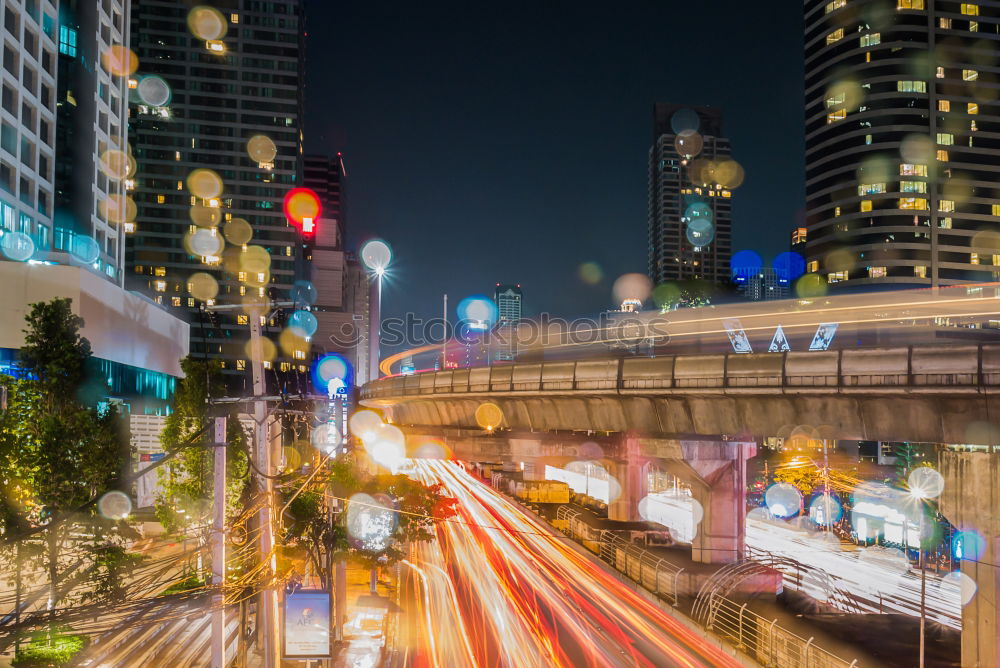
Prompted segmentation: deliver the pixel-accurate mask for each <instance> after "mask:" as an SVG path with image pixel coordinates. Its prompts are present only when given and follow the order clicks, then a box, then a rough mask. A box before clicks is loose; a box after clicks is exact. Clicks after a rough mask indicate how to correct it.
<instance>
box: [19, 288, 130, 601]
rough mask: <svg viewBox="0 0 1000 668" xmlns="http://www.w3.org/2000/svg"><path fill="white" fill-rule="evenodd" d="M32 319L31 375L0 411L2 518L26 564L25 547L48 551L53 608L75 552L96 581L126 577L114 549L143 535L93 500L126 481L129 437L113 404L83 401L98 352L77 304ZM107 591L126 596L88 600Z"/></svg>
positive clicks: (27, 354)
mask: <svg viewBox="0 0 1000 668" xmlns="http://www.w3.org/2000/svg"><path fill="white" fill-rule="evenodd" d="M26 324H27V328H26V329H25V332H24V333H25V345H24V347H23V348H22V349H21V355H20V362H21V367H22V369H23V371H24V374H23V376H24V377H21V378H13V377H5V378H3V380H2V383H3V385H4V386H5V387H6V390H7V410H5V411H3V413H0V462H2V463H3V464H4V471H3V472H2V476H3V477H2V480H0V485H2V486H3V492H4V495H3V500H2V501H0V508H2V512H0V522H2V529H3V532H4V536H5V538H7V539H9V541H8V542H10V541H13V545H14V551H15V562H16V566H17V568H18V569H19V568H20V564H21V562H22V560H23V558H24V556H25V555H24V552H25V551H34V550H39V551H42V552H43V553H44V556H45V564H46V567H47V575H48V586H49V596H50V600H51V602H52V606H53V609H54V608H55V606H56V605H57V604H58V603H59V602H60V601H61V600H63V599H64V598H66V595H67V594H66V593H65V592H61V591H60V589H59V586H58V584H59V568H60V558H61V557H63V556H64V554H66V553H69V554H72V556H73V557H74V559H79V560H82V561H84V563H85V567H84V569H82V571H81V572H87V573H88V574H89V575H90V576H91V577H94V578H97V579H100V578H101V577H105V576H107V575H108V573H109V572H111V573H113V574H114V576H115V577H116V578H117V579H118V580H119V581H120V582H124V581H125V580H124V577H123V574H124V571H123V570H122V568H123V567H124V566H125V562H123V561H122V560H121V559H116V560H114V563H113V562H112V560H109V559H108V558H107V556H106V555H108V554H109V553H116V554H125V546H126V544H127V541H128V540H129V539H131V538H133V537H135V535H136V534H135V533H134V532H133V531H132V530H131V529H130V528H129V527H128V525H127V524H126V523H125V522H123V521H120V520H119V519H116V518H102V517H100V515H99V514H98V513H97V512H96V511H97V507H96V505H95V503H94V502H95V501H96V500H97V499H98V498H99V497H100V496H101V495H103V494H104V493H106V492H108V491H110V490H113V489H115V488H116V487H118V486H120V485H121V482H122V479H123V475H124V471H125V467H126V465H127V463H128V453H129V445H128V434H127V429H126V428H125V423H124V421H123V420H122V419H121V418H120V416H119V414H118V412H117V411H116V410H115V408H114V407H112V406H107V405H93V404H90V405H85V404H84V403H81V401H80V396H81V394H80V393H81V391H82V390H83V388H84V387H86V386H87V368H88V365H89V364H90V361H91V349H90V344H89V342H88V341H87V340H86V339H85V338H84V337H83V336H81V334H80V328H81V327H82V326H83V324H84V323H83V319H82V318H80V317H79V316H77V315H75V314H73V312H72V309H71V302H70V300H69V299H55V300H53V301H51V302H40V303H36V304H32V305H31V309H30V311H29V313H28V315H27V317H26ZM102 555H104V556H102ZM128 561H129V562H131V563H134V560H131V559H130V560H128ZM109 569H111V570H110V571H109ZM18 572H19V570H18ZM105 594H108V595H111V596H112V597H114V596H117V595H118V594H114V593H112V590H102V589H101V588H100V587H99V586H98V587H94V588H92V589H88V590H85V591H84V593H83V594H81V595H80V596H81V597H84V596H85V597H87V598H89V599H91V600H103V596H104V595H105Z"/></svg>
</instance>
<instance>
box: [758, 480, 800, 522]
mask: <svg viewBox="0 0 1000 668" xmlns="http://www.w3.org/2000/svg"><path fill="white" fill-rule="evenodd" d="M764 503H765V504H767V509H768V510H770V511H771V514H772V515H774V516H775V517H793V516H795V515H798V513H799V506H800V505H801V503H802V494H801V493H800V492H799V490H798V489H796V488H795V487H794V486H793V485H790V484H789V483H787V482H776V483H774V484H773V485H771V486H770V487H768V488H767V491H766V492H764Z"/></svg>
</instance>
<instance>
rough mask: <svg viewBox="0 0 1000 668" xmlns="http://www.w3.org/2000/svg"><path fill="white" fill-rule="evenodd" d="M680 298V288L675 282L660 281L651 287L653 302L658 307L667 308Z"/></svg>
mask: <svg viewBox="0 0 1000 668" xmlns="http://www.w3.org/2000/svg"><path fill="white" fill-rule="evenodd" d="M680 300H681V289H680V286H678V285H677V284H676V283H660V284H659V285H657V286H656V287H655V288H653V303H655V304H656V306H657V307H658V308H661V309H669V308H672V307H673V306H674V305H675V304H677V303H679V302H680Z"/></svg>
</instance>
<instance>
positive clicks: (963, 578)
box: [941, 571, 978, 606]
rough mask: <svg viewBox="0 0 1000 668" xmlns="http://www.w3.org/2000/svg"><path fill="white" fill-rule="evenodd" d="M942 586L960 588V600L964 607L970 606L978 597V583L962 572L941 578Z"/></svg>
mask: <svg viewBox="0 0 1000 668" xmlns="http://www.w3.org/2000/svg"><path fill="white" fill-rule="evenodd" d="M941 584H942V585H950V586H952V587H957V588H958V600H959V601H961V602H962V605H963V606H965V605H968V604H969V603H970V602H971V601H972V599H973V597H974V596H975V595H976V591H977V589H978V586H977V585H976V581H975V580H973V579H972V578H971V577H969V576H968V575H966V574H965V573H963V572H961V571H952V572H951V573H948V574H947V575H945V576H944V577H943V578H941Z"/></svg>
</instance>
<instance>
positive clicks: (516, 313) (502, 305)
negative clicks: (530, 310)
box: [493, 283, 524, 362]
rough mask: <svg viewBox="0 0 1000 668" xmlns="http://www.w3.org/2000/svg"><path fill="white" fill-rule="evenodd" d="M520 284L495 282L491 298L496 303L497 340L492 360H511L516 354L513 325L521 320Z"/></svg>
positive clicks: (521, 294) (521, 295)
mask: <svg viewBox="0 0 1000 668" xmlns="http://www.w3.org/2000/svg"><path fill="white" fill-rule="evenodd" d="M523 296H524V295H523V293H522V292H521V286H520V284H514V285H501V284H500V283H497V285H496V290H495V291H494V293H493V300H494V301H495V302H496V305H497V323H496V330H497V341H496V343H495V345H494V346H493V361H495V362H501V361H508V362H509V361H512V360H513V359H514V357H515V356H516V355H517V341H515V337H514V333H515V331H516V328H515V326H516V325H517V323H518V322H519V321H520V320H521V315H522V299H523Z"/></svg>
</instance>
